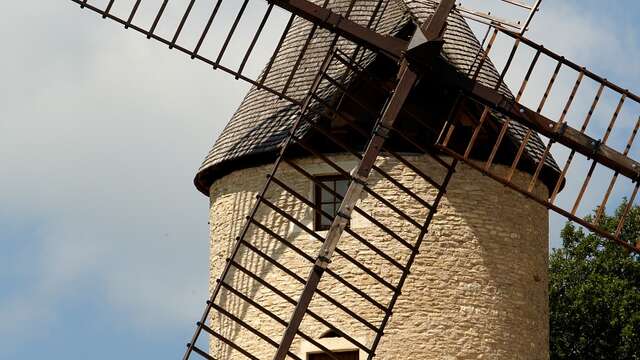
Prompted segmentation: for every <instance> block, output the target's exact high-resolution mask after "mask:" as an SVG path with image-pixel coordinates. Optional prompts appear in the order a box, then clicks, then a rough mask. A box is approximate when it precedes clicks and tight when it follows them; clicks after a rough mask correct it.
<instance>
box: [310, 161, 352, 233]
mask: <svg viewBox="0 0 640 360" xmlns="http://www.w3.org/2000/svg"><path fill="white" fill-rule="evenodd" d="M314 180H315V182H314V183H313V205H314V206H315V209H314V211H313V213H314V215H313V230H314V231H327V230H329V228H330V227H331V225H330V224H329V225H322V219H323V218H326V217H325V216H324V215H322V214H321V213H320V211H316V209H319V210H322V205H323V204H333V205H334V207H335V210H334V211H335V212H336V214H330V215H334V216H336V215H337V211H338V209H339V207H340V203H341V202H342V201H341V200H340V201H339V202H337V200H338V198H337V197H336V196H335V195H333V194H331V196H332V198H333V200H334V201H333V202H324V203H323V202H322V191H323V190H324V189H323V187H322V186H321V185H320V184H318V183H324V182H327V181H331V182H333V184H332V185H333V186H332V190H333V191H334V192H336V193H338V190H337V187H336V182H337V181H346V182H347V188H348V187H349V183H350V180H351V179H349V178H348V177H346V176H343V175H340V174H334V175H317V176H314ZM325 185H326V184H325Z"/></svg>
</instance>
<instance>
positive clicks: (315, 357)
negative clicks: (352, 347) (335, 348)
mask: <svg viewBox="0 0 640 360" xmlns="http://www.w3.org/2000/svg"><path fill="white" fill-rule="evenodd" d="M334 354H336V358H338V359H339V360H358V359H359V357H358V351H341V352H335V353H334ZM330 359H331V357H329V356H328V355H325V354H309V360H330Z"/></svg>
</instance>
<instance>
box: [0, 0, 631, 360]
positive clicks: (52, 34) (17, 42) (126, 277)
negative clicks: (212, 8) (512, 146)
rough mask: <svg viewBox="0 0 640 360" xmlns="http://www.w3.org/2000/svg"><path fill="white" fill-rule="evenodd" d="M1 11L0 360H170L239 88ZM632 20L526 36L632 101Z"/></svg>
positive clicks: (95, 21)
mask: <svg viewBox="0 0 640 360" xmlns="http://www.w3.org/2000/svg"><path fill="white" fill-rule="evenodd" d="M0 10H1V11H0V13H1V14H3V15H2V17H3V19H2V21H1V22H0V34H2V35H3V39H4V40H3V42H4V44H3V45H4V46H3V50H2V53H3V56H2V57H1V58H0V69H1V70H0V72H1V73H2V76H1V79H2V82H3V85H4V86H2V87H0V169H2V175H1V176H0V204H1V206H0V359H35V358H41V357H43V356H46V357H47V358H48V359H88V358H90V359H114V358H116V359H148V358H154V359H176V358H178V357H179V356H180V355H181V353H182V351H183V348H184V343H185V342H186V341H187V340H188V338H189V337H190V336H191V333H192V330H193V323H194V322H195V320H196V319H197V318H198V317H199V316H200V312H201V310H202V306H203V302H204V299H205V298H206V293H207V279H208V274H207V271H208V264H207V258H208V251H209V250H208V240H207V238H208V234H207V233H208V227H207V209H208V200H207V198H206V197H204V196H202V195H201V194H199V193H198V192H197V191H196V190H195V188H194V187H193V186H192V178H193V175H194V173H195V170H196V169H197V168H198V166H199V164H200V161H201V160H202V158H203V156H204V154H205V153H206V151H208V148H209V146H210V145H211V143H212V142H213V140H214V139H215V137H216V136H217V134H218V133H219V132H220V130H221V128H222V127H223V126H224V125H225V123H226V120H227V119H228V118H229V117H230V116H231V114H232V113H233V111H234V110H235V108H236V107H237V105H238V104H239V102H240V100H241V99H242V97H243V95H244V93H245V92H246V90H247V86H246V85H245V84H243V83H242V82H239V81H234V80H233V79H232V78H231V77H229V76H227V75H226V74H223V73H219V72H214V71H211V69H210V68H209V67H208V66H203V65H202V64H197V63H195V62H191V61H189V59H188V58H187V57H185V56H184V55H180V54H178V53H176V52H172V51H168V50H167V49H166V48H165V47H164V46H160V45H159V44H156V43H154V42H152V41H145V39H144V38H143V37H141V36H139V35H138V34H136V33H134V32H132V31H124V30H122V28H121V27H119V26H116V25H115V24H113V23H111V22H109V21H102V20H101V19H99V18H98V17H97V16H95V15H93V14H90V13H88V12H86V11H81V10H79V9H78V7H77V6H75V5H73V4H72V3H71V2H70V1H65V0H61V1H55V2H54V1H47V2H38V3H37V4H36V2H29V1H21V2H9V1H4V2H2V3H1V4H0ZM639 15H640V4H639V3H638V2H637V1H633V0H626V1H616V2H604V1H595V0H590V1H558V0H556V1H551V0H548V1H546V2H543V7H542V11H541V12H540V14H539V15H538V16H537V18H536V19H535V20H534V23H533V25H532V31H531V32H530V33H529V36H530V37H531V38H532V39H534V40H536V41H537V42H541V43H543V44H545V45H546V46H547V47H549V48H551V49H554V50H557V51H558V52H560V53H563V54H565V55H566V56H567V57H570V58H573V59H574V60H575V61H576V62H577V63H580V64H585V65H588V66H589V68H591V69H593V70H594V71H596V72H598V73H602V74H605V75H606V76H607V77H608V78H609V79H611V80H612V81H614V82H617V83H620V84H621V85H622V86H623V87H628V88H630V89H631V90H635V91H636V92H638V91H639V90H640V63H639V59H640V41H639V40H640V39H639V38H638V36H640V24H639V23H638V21H637V18H638V16H639ZM252 66H254V68H253V70H254V71H255V70H257V69H259V64H255V65H252ZM220 89H224V91H220ZM570 186H573V187H575V185H572V184H570ZM560 224H561V220H559V219H557V218H554V220H552V228H551V233H552V235H551V243H552V245H555V244H557V232H558V228H559V226H560Z"/></svg>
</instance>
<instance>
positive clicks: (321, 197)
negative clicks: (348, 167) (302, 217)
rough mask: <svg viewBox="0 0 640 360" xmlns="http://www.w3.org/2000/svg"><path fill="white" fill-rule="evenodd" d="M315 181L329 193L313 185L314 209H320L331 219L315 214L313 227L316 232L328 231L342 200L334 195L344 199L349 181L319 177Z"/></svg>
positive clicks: (333, 177) (339, 178)
mask: <svg viewBox="0 0 640 360" xmlns="http://www.w3.org/2000/svg"><path fill="white" fill-rule="evenodd" d="M317 180H318V181H319V182H320V183H322V184H323V185H325V186H326V188H328V189H331V191H327V190H326V189H325V188H323V187H322V186H320V185H319V184H315V191H314V193H315V195H314V196H315V199H314V201H315V206H316V208H319V209H322V211H324V212H326V213H327V214H329V215H331V218H328V217H327V216H325V215H323V214H321V213H319V212H316V215H315V217H314V221H313V227H314V229H315V230H316V231H323V230H328V229H329V227H330V226H331V222H332V221H333V218H334V217H335V216H336V214H337V213H338V210H339V209H340V203H341V202H342V198H340V197H338V196H336V193H337V194H339V195H340V196H342V197H344V195H345V194H346V193H347V188H348V187H349V180H348V179H346V178H344V177H342V176H319V177H317Z"/></svg>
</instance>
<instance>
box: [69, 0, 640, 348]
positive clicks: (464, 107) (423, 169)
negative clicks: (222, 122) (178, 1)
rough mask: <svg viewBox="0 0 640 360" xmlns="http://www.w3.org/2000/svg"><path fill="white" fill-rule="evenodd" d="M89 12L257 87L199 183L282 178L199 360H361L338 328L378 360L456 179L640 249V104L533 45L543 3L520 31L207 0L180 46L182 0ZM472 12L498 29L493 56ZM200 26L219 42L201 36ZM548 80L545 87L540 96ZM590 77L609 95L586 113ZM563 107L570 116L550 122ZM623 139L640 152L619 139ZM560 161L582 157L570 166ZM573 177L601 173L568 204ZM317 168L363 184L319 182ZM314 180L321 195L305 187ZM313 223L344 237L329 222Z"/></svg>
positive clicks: (367, 2) (210, 316) (275, 182)
mask: <svg viewBox="0 0 640 360" xmlns="http://www.w3.org/2000/svg"><path fill="white" fill-rule="evenodd" d="M72 1H74V2H76V3H78V4H80V6H82V7H85V8H88V9H90V10H92V11H94V12H97V13H99V14H101V15H102V16H103V17H105V18H110V19H112V20H115V21H116V22H119V23H120V24H122V25H124V26H125V27H127V28H131V29H134V30H136V31H138V32H140V33H142V34H143V35H145V36H147V37H148V38H152V39H154V40H157V41H159V42H161V43H164V44H165V45H168V46H169V47H170V48H174V49H176V50H178V51H180V52H182V53H185V54H187V55H188V56H190V57H191V58H192V59H197V60H199V61H201V62H204V63H206V64H209V65H210V66H212V67H213V68H214V69H218V70H222V71H224V72H227V73H229V74H231V75H233V76H235V77H236V78H237V79H242V80H244V81H246V82H248V83H250V84H251V85H252V89H251V90H250V91H249V93H248V94H247V96H246V98H245V99H244V101H243V103H242V105H241V106H240V108H239V110H238V111H237V112H236V114H235V115H234V117H233V118H232V119H231V121H230V122H229V124H228V125H227V127H226V128H225V130H224V131H223V132H222V134H221V135H220V137H219V139H218V140H217V142H216V144H215V145H214V147H213V149H212V150H211V152H210V153H209V154H208V156H207V157H206V159H205V161H204V163H203V165H202V167H201V169H200V170H199V171H198V174H197V177H196V179H195V183H196V186H197V187H198V189H199V190H200V191H202V192H203V193H205V194H207V195H209V194H210V191H214V190H213V189H214V188H215V183H216V181H217V180H218V179H221V178H223V177H225V176H231V175H233V171H234V170H237V169H238V168H241V167H245V168H249V167H255V166H257V165H260V164H271V165H270V166H269V168H270V170H269V171H268V174H267V176H266V178H264V180H260V186H259V190H257V191H256V192H257V197H256V198H255V199H243V200H244V201H243V204H242V206H243V207H244V208H249V210H248V211H247V213H248V215H247V216H246V219H244V221H243V226H242V227H241V228H240V229H237V231H235V232H234V233H237V237H235V239H231V240H230V241H229V242H228V243H227V245H229V248H228V249H225V251H221V253H225V254H226V259H224V261H218V260H216V261H217V263H215V264H214V268H215V269H216V270H217V271H218V273H217V274H218V276H217V280H216V283H215V284H213V285H212V294H211V298H210V299H209V301H208V302H207V306H206V308H205V311H204V314H203V316H202V318H201V320H200V321H199V322H198V324H197V329H196V332H195V334H194V336H193V339H192V340H191V342H190V343H189V344H188V346H187V352H186V354H185V359H187V358H189V357H190V356H191V355H198V356H201V357H204V358H207V359H231V358H233V359H235V358H241V357H246V358H249V359H264V358H272V359H274V360H275V359H285V358H291V359H302V358H304V356H305V355H304V354H302V353H301V352H299V351H298V350H296V349H294V348H293V347H292V344H296V347H297V348H299V347H300V346H301V345H300V344H303V343H306V344H308V345H309V346H311V347H312V348H313V349H314V350H313V351H312V352H310V353H314V352H317V353H322V354H324V356H326V357H327V358H330V359H333V360H339V359H341V358H345V356H347V357H348V356H351V355H348V354H346V353H342V352H341V351H342V350H340V349H336V348H332V347H331V346H328V345H327V344H329V343H330V342H327V341H324V340H321V339H319V338H318V334H312V333H309V332H308V331H309V330H308V329H320V328H322V329H326V330H327V331H328V332H327V334H332V335H331V336H333V337H339V338H341V339H342V340H343V341H344V342H345V343H346V344H347V345H348V346H349V348H352V349H354V350H355V351H356V352H358V353H359V354H360V356H361V357H363V356H364V357H367V358H368V359H371V358H373V357H375V356H376V353H377V350H378V348H379V346H380V343H381V341H384V340H383V334H384V332H385V330H386V328H387V326H388V324H389V321H390V319H391V315H392V313H393V312H394V307H395V306H396V304H397V302H398V300H399V299H400V298H401V293H402V291H403V288H404V286H405V285H406V282H407V281H408V280H407V279H408V276H409V274H410V272H411V269H412V265H413V264H414V262H415V261H416V258H417V256H418V254H419V252H420V249H421V246H423V242H424V241H425V238H426V237H427V234H428V233H429V231H430V230H432V227H431V225H432V222H433V221H434V217H435V216H436V215H435V214H436V212H437V211H438V209H439V208H440V207H441V203H442V202H443V199H444V198H446V195H445V194H446V191H447V187H448V186H449V184H450V182H452V181H455V180H456V177H457V176H459V175H456V174H455V172H456V169H458V170H459V171H460V172H461V173H463V174H466V172H465V171H466V170H464V169H468V168H470V169H474V170H476V171H478V172H479V173H482V174H484V175H487V177H488V178H490V179H493V180H495V184H501V185H504V186H506V187H509V188H511V189H513V190H515V191H516V192H517V193H518V194H521V195H524V197H525V198H527V199H530V200H532V203H533V204H536V206H538V207H540V208H542V206H544V207H546V208H548V209H551V210H553V211H555V212H557V213H559V214H561V215H563V216H566V217H567V218H568V219H569V220H571V221H575V222H577V223H579V224H580V225H582V226H584V227H585V228H587V229H588V230H590V231H592V232H594V233H596V234H598V235H600V236H602V237H605V238H608V239H610V240H611V241H614V242H617V243H618V244H620V245H621V246H623V247H625V248H626V249H628V250H629V251H635V252H640V249H639V248H637V247H636V246H635V245H634V244H633V241H630V239H623V238H621V236H620V234H621V230H622V227H623V226H624V222H625V217H626V214H627V212H628V211H629V208H630V207H631V206H632V204H633V203H634V200H635V197H636V195H637V192H638V188H639V187H640V185H639V184H640V183H639V182H638V175H639V170H640V164H638V162H637V161H636V160H635V158H636V157H637V156H635V154H634V153H633V150H634V149H633V145H634V140H635V137H636V133H637V131H638V128H639V126H640V116H638V105H639V103H640V101H639V100H640V99H639V98H638V96H636V95H634V94H633V93H631V92H630V91H628V90H624V89H622V88H620V87H619V86H617V85H615V84H612V83H611V82H609V81H607V80H605V79H603V78H601V77H599V76H598V75H596V74H594V73H592V72H590V71H589V70H587V69H586V68H583V67H580V66H578V65H576V64H574V63H573V62H571V61H569V60H567V59H565V58H564V57H562V56H559V55H557V54H555V53H553V52H552V51H550V50H548V49H546V48H544V47H542V46H540V45H538V44H536V43H535V42H533V41H531V40H529V39H527V38H525V37H524V36H523V33H524V32H525V30H526V29H527V27H528V26H529V24H530V22H531V18H532V16H533V14H534V13H535V12H536V11H537V9H538V6H539V5H540V2H539V1H536V2H531V3H529V2H525V1H520V0H504V1H502V2H504V3H507V4H509V5H513V6H516V7H519V8H522V9H525V10H526V11H525V16H524V18H523V19H522V20H520V21H519V22H518V21H510V20H504V19H500V18H497V17H495V16H492V15H490V14H489V12H483V11H480V10H473V9H470V8H468V7H466V5H464V4H462V5H459V6H458V8H456V7H455V6H454V2H453V1H450V0H442V1H440V2H437V1H427V0H425V1H409V0H405V1H400V0H398V1H396V0H332V1H329V0H327V1H313V2H311V1H306V0H288V1H285V0H282V1H277V0H273V1H268V2H266V1H261V0H243V1H235V0H226V1H223V0H216V1H212V2H210V3H208V4H207V6H208V8H206V6H204V5H200V6H201V7H200V8H198V4H197V3H196V2H195V1H194V0H190V1H186V2H184V4H183V8H180V9H178V14H179V16H177V17H176V18H175V27H172V30H171V31H170V32H168V33H167V34H161V31H160V27H161V26H162V24H163V21H164V20H165V19H166V18H167V16H169V15H167V14H168V13H170V12H171V11H172V10H173V11H175V10H176V9H175V8H174V9H171V6H172V3H169V2H168V1H167V0H164V1H161V2H158V3H157V4H155V6H156V7H155V8H154V7H153V6H151V7H150V8H153V9H154V10H153V11H151V12H150V14H151V16H149V13H145V12H144V11H143V10H142V9H143V8H144V7H145V5H147V6H148V5H149V4H148V3H153V2H152V1H147V0H144V1H141V0H136V1H130V2H129V4H128V5H129V6H125V5H122V4H121V3H126V1H118V0H116V1H114V0H110V1H102V2H100V1H95V2H94V1H87V0H72ZM173 5H175V3H174V4H173ZM148 9H149V7H148V8H147V11H149V10H148ZM143 13H144V14H146V15H145V16H143V15H142V14H143ZM230 14H231V15H232V16H230ZM465 17H466V18H471V19H473V20H479V21H481V22H483V23H484V24H485V25H487V36H486V37H485V40H483V41H482V43H481V42H479V41H478V40H477V39H476V37H475V36H474V34H473V32H472V31H471V29H470V28H469V26H468V24H467V22H466V20H465ZM142 18H145V19H144V20H143V19H142ZM247 18H250V19H253V20H254V21H246V19H247ZM256 19H257V21H256ZM145 21H146V22H145ZM192 22H194V23H200V25H201V27H200V28H198V30H197V31H195V30H193V29H194V27H193V26H192V27H189V24H191V23H192ZM222 28H224V29H225V30H224V31H222V30H220V29H222ZM185 29H189V31H187V30H185ZM194 31H195V33H194ZM274 34H275V35H274ZM267 38H268V39H270V40H266V41H265V39H267ZM500 41H502V42H504V41H510V46H509V50H507V51H503V52H501V53H496V50H494V49H495V47H496V44H497V43H498V42H500ZM263 42H266V43H267V45H266V47H267V48H269V51H268V52H269V54H270V55H269V56H268V57H266V58H264V59H263V60H264V63H265V64H266V65H265V66H264V68H263V69H262V71H261V72H259V73H253V74H251V73H250V70H249V69H248V67H247V64H248V63H249V62H251V60H252V59H253V58H254V57H256V56H259V54H256V52H255V51H256V49H257V48H260V47H261V46H262V45H261V44H262V43H263ZM239 49H242V51H241V50H239ZM263 52H264V49H263ZM523 56H524V57H526V56H529V58H528V61H527V63H528V65H527V66H526V67H525V71H524V72H523V73H522V74H521V75H522V76H521V81H519V84H518V88H517V92H515V94H514V93H513V92H511V91H510V89H509V88H508V86H507V85H506V79H507V78H510V77H513V76H514V75H513V74H512V73H513V72H514V71H515V70H514V69H512V67H513V64H514V63H521V61H520V60H519V59H520V58H522V57H523ZM492 60H493V61H492ZM549 62H551V63H552V64H553V66H551V67H550V68H549V67H548V66H546V67H542V68H539V67H538V66H539V65H540V64H542V63H549ZM494 63H499V64H501V65H502V66H501V69H500V70H498V69H497V68H496V66H494ZM516 70H517V69H516ZM547 70H548V71H547ZM561 72H562V74H564V75H563V76H565V75H566V73H567V72H568V73H570V74H573V76H574V79H575V80H574V82H573V84H572V86H570V87H569V89H568V91H567V93H566V94H557V91H554V86H557V80H558V77H559V76H560V74H561ZM534 79H537V80H539V79H544V84H543V86H542V88H543V91H542V93H541V94H540V96H539V98H537V99H535V98H534V99H533V100H531V99H532V97H531V96H528V92H527V91H528V87H530V84H531V83H533V82H534ZM586 82H590V83H591V88H593V90H594V91H593V98H592V100H591V101H588V102H586V103H585V102H578V101H575V99H576V96H577V94H581V91H582V90H581V89H582V88H581V86H583V84H585V83H586ZM594 84H595V86H594ZM605 93H606V94H609V95H611V94H614V95H616V96H617V97H618V100H617V102H616V104H615V106H614V108H613V109H612V112H611V114H610V115H609V117H608V121H607V123H606V126H604V127H595V129H594V130H593V131H592V130H591V128H590V127H589V125H590V123H593V121H592V119H593V117H594V113H597V114H598V115H599V113H598V105H599V103H600V102H601V98H602V97H603V96H604V95H603V94H605ZM559 97H561V98H562V99H563V106H562V107H561V108H562V110H561V112H560V113H559V114H555V115H551V114H548V113H547V112H545V105H547V104H548V103H549V102H550V101H551V99H552V98H553V99H557V98H559ZM525 100H526V101H525ZM629 109H630V110H629ZM579 114H581V115H579ZM621 114H624V116H625V119H624V120H620V117H621ZM629 114H631V115H629ZM629 116H631V118H629ZM576 118H580V119H581V120H580V121H574V120H575V119H576ZM628 121H631V123H628ZM621 124H622V125H621ZM616 126H623V127H624V128H625V129H627V130H626V131H627V132H628V137H627V138H628V140H627V141H626V142H624V143H621V144H610V143H611V139H612V138H611V134H612V132H614V131H615V129H616ZM335 154H342V155H340V156H335ZM555 154H565V155H566V156H564V157H566V161H565V162H564V164H563V165H561V166H558V164H557V163H556V160H555V158H554V155H555ZM343 155H344V158H342V157H341V156H343ZM347 158H348V159H347ZM577 159H581V160H577ZM576 163H577V164H578V165H575V164H576ZM389 164H397V165H398V166H399V167H394V166H391V165H389ZM572 166H573V167H574V168H575V167H577V166H579V167H580V168H584V169H585V176H584V180H583V181H582V185H581V186H580V187H579V190H578V191H577V192H576V193H575V194H574V196H573V198H572V199H563V201H559V200H558V199H559V197H558V194H559V193H560V191H561V190H562V188H563V186H565V184H566V182H567V179H568V175H569V174H570V172H571V169H572ZM314 167H316V168H317V167H321V168H323V169H331V172H332V173H333V174H335V175H339V178H340V179H344V183H342V182H339V181H338V180H335V179H328V178H322V177H319V176H317V174H315V173H314V172H313V171H311V170H309V169H311V168H314ZM261 169H262V171H264V169H265V168H264V167H262V168H261ZM398 169H402V170H401V171H400V170H398ZM406 173H411V174H412V175H411V176H410V177H407V176H406ZM594 173H597V174H598V176H599V177H601V176H606V177H607V179H609V180H608V181H606V186H605V187H604V190H603V191H602V194H601V196H600V197H599V200H598V207H597V211H596V213H595V214H594V216H592V217H591V218H590V220H584V219H583V218H581V217H580V216H579V212H578V210H579V209H580V206H581V203H582V201H583V200H584V194H585V193H586V192H588V191H593V190H591V189H590V187H591V186H592V185H593V178H594ZM252 174H253V175H257V174H258V173H252ZM292 174H295V177H294V176H293V175H292ZM520 174H527V176H525V177H523V176H521V175H520ZM460 176H462V175H460ZM408 178H410V179H411V181H410V182H409V183H408V182H407V179H408ZM523 179H524V180H523ZM245 180H247V179H245ZM302 180H304V184H311V185H312V186H313V189H314V192H313V194H315V195H314V196H311V197H310V196H309V195H308V193H306V192H305V191H303V190H301V189H304V186H306V185H301V184H302ZM247 181H248V180H247ZM251 181H253V180H251ZM340 181H342V180H340ZM382 183H384V184H386V185H385V186H379V185H380V184H382ZM620 183H626V185H625V186H626V187H629V188H630V189H631V190H630V193H629V194H628V196H627V197H628V199H629V201H628V206H627V208H626V210H625V211H624V213H623V214H622V215H621V221H620V223H619V225H618V227H617V229H615V230H614V231H612V232H611V231H607V230H606V229H604V228H603V227H601V226H600V219H601V217H602V215H603V214H604V210H605V207H606V205H607V203H608V202H609V200H610V198H611V196H612V194H614V193H616V192H614V188H616V186H617V185H618V184H620ZM495 184H494V185H495ZM301 186H302V188H301ZM389 189H392V190H391V191H390V190H389ZM472 197H473V196H472V195H471V194H470V198H472ZM323 198H326V199H329V200H327V201H326V202H325V201H317V200H318V199H323ZM369 201H375V204H376V205H372V203H369ZM407 204H410V205H409V206H407ZM325 205H326V206H325ZM378 208H380V209H384V212H383V211H382V210H381V211H380V212H379V213H376V209H378ZM479 208H482V207H481V206H479ZM227 210H228V211H234V210H233V209H226V210H225V211H227ZM514 212H515V211H514ZM309 214H313V216H312V218H314V219H317V222H318V223H319V224H321V225H323V224H324V225H325V227H322V229H321V228H320V227H316V226H315V225H316V224H312V223H309V222H308V219H309V217H308V215H309ZM379 214H385V215H386V216H384V217H380V216H377V215H379ZM483 216H485V217H486V216H487V214H484V215H483ZM485 217H483V219H485ZM238 221H239V220H238V219H235V221H234V224H237V223H238ZM493 221H494V223H495V224H497V225H498V226H499V225H500V224H501V223H502V222H506V220H504V219H501V218H499V217H495V219H493ZM360 222H366V224H367V226H366V227H362V226H361V227H359V226H360V225H361V223H360ZM531 222H532V223H535V221H533V220H532V221H531ZM513 224H516V222H514V223H513ZM536 224H537V223H536ZM460 226H464V225H460ZM505 226H506V225H505ZM536 226H537V225H536ZM292 229H295V234H297V235H295V236H293V237H292V235H291V234H292V233H293V232H292V231H293V230H292ZM360 229H365V230H366V231H365V232H364V233H363V232H359V230H360ZM534 230H535V229H534ZM214 231H227V232H230V230H229V229H226V230H223V229H214ZM523 251H525V250H523ZM293 257H296V258H297V259H298V260H296V261H295V262H294V261H293V260H291V259H292V258H293ZM220 260H222V259H220ZM459 260H460V261H461V262H464V261H465V259H459ZM214 262H215V261H214ZM496 276H501V275H496ZM283 284H286V289H283V288H282V285H283ZM279 286H280V287H279ZM429 289H430V288H429ZM267 293H268V294H269V295H268V296H267V295H265V294H267ZM319 302H321V303H322V305H321V306H320V305H318V303H319ZM314 304H315V305H314ZM314 306H315V307H314ZM318 306H319V307H318ZM318 309H320V310H318ZM327 309H332V310H327ZM541 311H543V310H541ZM530 325H531V324H523V326H530ZM391 331H396V329H395V328H394V329H391ZM442 331H445V330H442ZM203 333H207V334H209V335H210V336H212V338H213V341H212V345H211V347H210V349H209V350H206V349H205V348H203V347H202V346H200V345H198V343H197V341H198V339H199V338H201V335H202V334H203ZM327 336H328V335H327ZM515 346H516V345H514V347H515ZM542 346H544V345H542ZM518 351H524V350H518ZM384 356H386V357H389V356H396V357H397V358H405V357H403V356H402V355H397V354H396V355H390V354H388V353H386V354H385V355H384Z"/></svg>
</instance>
